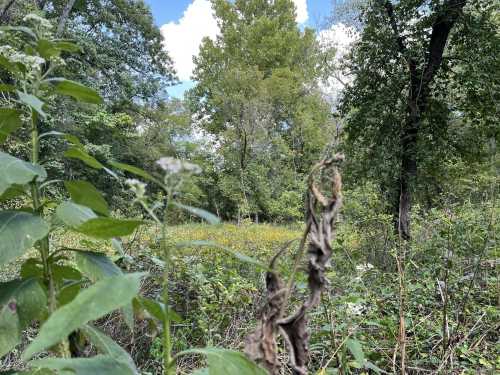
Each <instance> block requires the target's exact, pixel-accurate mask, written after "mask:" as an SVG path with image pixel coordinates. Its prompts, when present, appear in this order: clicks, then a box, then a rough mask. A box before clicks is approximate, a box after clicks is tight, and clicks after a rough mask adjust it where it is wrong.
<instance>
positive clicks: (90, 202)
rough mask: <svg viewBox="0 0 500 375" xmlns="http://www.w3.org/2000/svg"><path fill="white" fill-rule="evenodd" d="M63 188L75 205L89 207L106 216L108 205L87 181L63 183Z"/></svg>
mask: <svg viewBox="0 0 500 375" xmlns="http://www.w3.org/2000/svg"><path fill="white" fill-rule="evenodd" d="M64 186H66V190H68V193H69V195H70V197H71V200H72V201H73V202H75V203H77V204H80V205H83V206H87V207H90V208H91V209H92V210H94V211H95V212H97V213H100V214H102V215H105V216H108V215H109V208H108V203H107V202H106V200H105V199H104V197H103V196H102V194H101V193H100V191H99V190H97V189H96V188H95V187H94V185H92V184H91V183H90V182H87V181H81V180H79V181H64Z"/></svg>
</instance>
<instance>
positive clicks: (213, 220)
mask: <svg viewBox="0 0 500 375" xmlns="http://www.w3.org/2000/svg"><path fill="white" fill-rule="evenodd" d="M172 204H173V205H174V206H176V207H178V208H180V209H182V210H185V211H187V212H189V213H191V214H193V215H196V216H198V217H201V218H202V219H203V220H206V221H207V222H208V223H209V224H219V223H220V219H219V218H218V217H217V216H215V215H214V214H212V213H210V212H208V211H205V210H202V209H201V208H197V207H191V206H186V205H185V204H182V203H179V202H172Z"/></svg>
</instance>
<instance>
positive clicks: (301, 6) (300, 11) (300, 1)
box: [293, 0, 309, 23]
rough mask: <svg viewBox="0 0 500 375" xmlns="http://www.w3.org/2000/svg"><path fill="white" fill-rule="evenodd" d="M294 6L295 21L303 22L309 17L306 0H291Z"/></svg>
mask: <svg viewBox="0 0 500 375" xmlns="http://www.w3.org/2000/svg"><path fill="white" fill-rule="evenodd" d="M293 2H294V3H295V7H296V8H297V18H296V19H297V22H298V23H304V22H306V21H307V19H308V18H309V14H308V12H307V0H293Z"/></svg>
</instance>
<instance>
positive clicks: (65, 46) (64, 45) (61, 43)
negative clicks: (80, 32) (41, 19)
mask: <svg viewBox="0 0 500 375" xmlns="http://www.w3.org/2000/svg"><path fill="white" fill-rule="evenodd" d="M53 42H54V44H55V45H56V47H57V48H59V49H60V50H61V51H66V52H80V51H81V50H82V49H81V48H80V46H78V45H77V44H76V43H75V42H73V41H71V40H65V39H60V40H55V41H53Z"/></svg>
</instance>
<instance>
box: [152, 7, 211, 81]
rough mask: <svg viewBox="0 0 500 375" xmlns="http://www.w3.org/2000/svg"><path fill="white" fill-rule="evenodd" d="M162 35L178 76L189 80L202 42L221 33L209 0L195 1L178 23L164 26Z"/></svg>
mask: <svg viewBox="0 0 500 375" xmlns="http://www.w3.org/2000/svg"><path fill="white" fill-rule="evenodd" d="M160 30H161V33H162V35H163V38H164V39H165V47H166V49H167V51H168V53H169V55H170V57H171V58H172V60H173V61H174V66H175V69H176V70H177V75H178V76H179V79H180V80H182V81H186V80H189V78H190V76H191V73H192V71H193V68H194V64H193V56H196V55H198V52H199V50H200V44H201V40H202V39H203V38H204V37H206V36H208V37H209V38H212V39H215V37H216V36H217V34H218V33H219V27H218V26H217V21H216V20H215V17H214V15H213V10H212V6H211V4H210V1H208V0H194V1H193V2H192V3H191V4H190V5H189V6H188V7H187V9H186V10H185V11H184V15H183V16H182V18H181V19H180V20H179V21H178V22H169V23H167V24H165V25H163V26H162V27H161V28H160Z"/></svg>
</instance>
